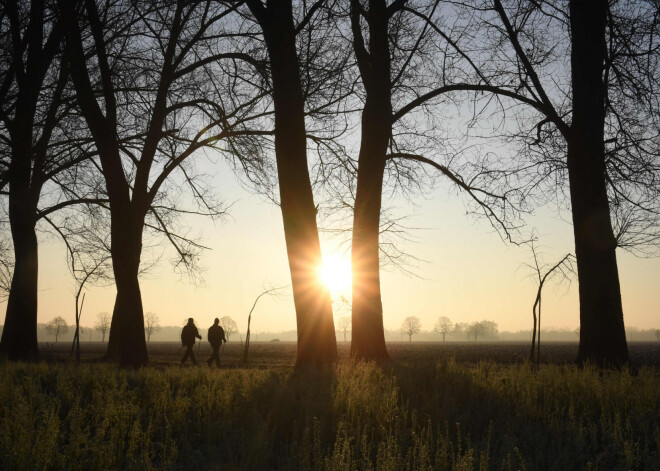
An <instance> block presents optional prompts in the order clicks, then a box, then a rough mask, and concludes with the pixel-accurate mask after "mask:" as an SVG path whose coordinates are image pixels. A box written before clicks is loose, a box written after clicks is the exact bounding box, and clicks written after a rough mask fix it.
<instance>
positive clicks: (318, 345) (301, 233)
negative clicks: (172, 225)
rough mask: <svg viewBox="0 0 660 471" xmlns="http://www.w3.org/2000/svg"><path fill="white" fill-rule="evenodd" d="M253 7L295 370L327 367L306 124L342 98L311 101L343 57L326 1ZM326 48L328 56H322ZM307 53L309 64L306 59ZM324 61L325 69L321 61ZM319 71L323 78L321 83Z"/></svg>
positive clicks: (332, 348)
mask: <svg viewBox="0 0 660 471" xmlns="http://www.w3.org/2000/svg"><path fill="white" fill-rule="evenodd" d="M246 4H247V6H248V8H249V10H250V13H251V15H252V18H253V19H254V21H256V23H257V24H258V26H259V29H260V33H261V35H262V37H263V42H264V44H265V48H266V50H267V51H268V64H269V69H270V76H271V77H270V78H271V85H272V90H271V93H272V100H273V108H274V123H273V124H274V131H275V158H276V160H277V174H278V182H279V203H280V208H281V211H282V220H283V223H284V234H285V240H286V247H287V254H288V258H289V269H290V272H291V284H292V288H293V298H294V303H295V306H296V321H297V332H298V349H297V355H296V366H297V367H306V366H309V365H316V366H319V367H322V366H327V365H330V364H332V363H333V362H334V361H335V360H336V359H337V343H336V336H335V329H334V323H333V319H332V303H331V299H330V293H329V292H328V289H327V287H326V286H325V285H324V284H323V283H320V282H319V281H318V277H317V273H316V270H317V267H319V266H321V264H322V257H321V246H320V240H319V234H318V227H317V222H316V214H317V208H316V205H315V204H314V195H313V193H312V185H311V181H310V176H309V170H308V161H307V137H308V133H307V128H306V122H305V116H306V110H305V105H306V102H307V104H308V108H309V109H308V110H307V114H309V111H310V110H311V109H318V110H319V112H320V113H321V114H324V113H326V111H327V110H326V108H327V107H328V106H329V104H331V103H333V102H336V101H337V100H338V99H339V98H340V96H338V95H335V94H334V91H333V90H331V95H332V98H331V99H330V100H329V101H326V100H320V101H318V102H315V101H313V96H310V95H313V94H314V91H315V90H319V89H320V90H326V89H328V87H327V86H326V85H325V84H324V81H325V82H328V83H329V82H331V81H332V78H333V75H332V73H329V69H330V67H328V64H329V63H330V62H332V60H331V59H330V58H331V53H333V52H334V53H335V54H336V52H337V51H336V50H335V51H332V50H330V49H328V48H327V46H328V44H329V41H328V38H329V36H327V35H325V34H324V28H322V27H319V26H323V23H324V22H325V19H324V18H325V17H327V15H321V14H320V13H319V12H321V11H322V10H323V8H324V5H325V4H326V0H316V1H315V2H312V3H307V2H296V3H295V6H294V2H293V0H283V1H280V2H271V1H268V2H265V3H264V2H262V1H260V0H246ZM299 37H300V38H304V39H305V42H304V43H303V44H304V47H303V48H301V51H302V52H301V51H299V50H298V47H297V44H296V42H297V41H298V38H299ZM323 48H326V50H327V53H324V54H319V52H321V51H322V50H323ZM305 53H306V54H307V55H306V58H307V59H309V60H302V59H301V57H300V56H301V55H303V54H305ZM321 57H322V58H323V62H318V59H319V58H321ZM329 59H330V60H329ZM320 71H323V72H324V73H323V76H322V77H320V78H319V72H320ZM316 142H317V143H318V142H323V140H322V139H318V140H317V141H316Z"/></svg>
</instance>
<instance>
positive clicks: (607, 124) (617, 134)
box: [427, 0, 660, 365]
mask: <svg viewBox="0 0 660 471" xmlns="http://www.w3.org/2000/svg"><path fill="white" fill-rule="evenodd" d="M463 7H465V10H461V11H462V12H463V15H464V17H466V16H467V17H470V15H473V18H474V21H473V23H472V27H471V32H472V33H473V34H469V35H466V36H465V37H464V38H462V41H464V42H463V46H464V47H463V50H469V51H471V54H470V57H471V59H473V64H474V69H475V71H476V74H477V75H478V78H479V80H473V81H472V83H470V84H467V83H466V84H454V86H455V87H457V88H460V87H463V88H464V90H474V91H478V92H480V93H481V95H479V96H480V97H485V99H487V100H497V101H498V103H502V104H503V106H504V107H505V109H507V110H508V112H509V114H512V113H515V107H516V105H515V104H516V103H517V104H518V105H520V108H525V109H526V111H525V113H526V114H518V115H517V117H516V121H517V123H518V124H522V129H521V130H520V132H519V133H518V134H517V135H516V136H515V137H514V136H513V134H515V133H505V134H508V135H507V137H506V138H507V140H509V141H510V142H511V141H512V140H517V142H519V143H520V144H521V146H520V149H521V150H522V152H521V157H522V156H525V157H529V158H531V161H532V162H535V164H536V165H535V166H534V167H535V168H536V169H537V172H538V174H539V175H540V176H541V177H542V180H543V181H547V182H549V183H550V184H552V185H558V186H559V190H560V191H562V190H563V189H565V188H566V187H567V188H566V189H567V193H568V196H569V198H568V199H569V200H570V208H571V214H572V219H573V232H574V240H575V255H576V264H577V271H578V280H579V285H580V288H579V291H580V292H579V295H580V323H581V326H582V327H583V328H582V329H581V330H580V347H579V353H578V358H577V360H578V362H580V363H583V362H585V361H594V362H596V363H597V364H598V365H617V364H621V363H625V362H627V361H628V349H627V344H626V339H625V329H624V323H623V310H622V303H621V293H620V285H619V276H618V269H617V263H616V248H617V246H619V247H623V248H626V249H629V250H634V248H633V247H635V246H637V247H645V246H646V247H648V246H649V245H651V246H652V245H653V244H656V248H655V249H653V250H657V240H658V234H659V231H658V226H659V219H658V216H657V215H658V214H660V213H659V212H658V201H660V199H659V198H658V185H657V177H658V174H659V172H660V165H658V153H657V151H655V150H654V149H655V148H657V145H658V141H659V140H660V132H658V126H657V116H658V115H659V113H658V111H659V108H658V103H659V101H658V96H659V95H660V73H659V70H658V68H659V67H660V61H658V56H659V55H660V50H658V48H657V47H655V43H656V42H657V35H658V28H659V26H658V21H657V18H658V13H657V4H655V3H654V2H630V1H619V2H608V1H607V0H599V1H597V2H594V3H593V4H589V5H586V4H585V3H584V2H580V1H578V0H570V1H568V2H564V3H561V4H558V5H557V4H551V3H549V2H527V1H514V2H507V3H506V5H505V4H503V3H502V2H501V1H500V0H492V1H491V0H486V1H484V2H482V3H479V4H477V5H476V6H475V5H468V4H462V5H461V8H463ZM469 12H471V13H469ZM429 24H434V23H433V22H430V23H429ZM470 38H471V39H470ZM567 56H568V57H570V63H567V62H566V60H565V59H566V57H567ZM551 70H552V71H553V72H552V73H549V72H548V71H551ZM564 71H567V72H568V71H570V72H569V73H563V72H564ZM434 93H439V91H432V92H429V94H427V96H431V95H433V94H434ZM509 99H511V100H512V102H513V103H514V105H512V104H511V102H510V101H507V100H509ZM500 100H504V101H502V102H500ZM539 186H540V184H537V185H536V187H539ZM617 226H618V227H617Z"/></svg>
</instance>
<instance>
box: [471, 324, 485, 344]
mask: <svg viewBox="0 0 660 471" xmlns="http://www.w3.org/2000/svg"><path fill="white" fill-rule="evenodd" d="M467 334H468V340H469V338H470V335H472V337H473V338H474V341H475V342H476V341H477V339H478V338H479V337H481V336H483V334H484V326H483V324H482V323H481V322H473V323H471V324H470V325H469V326H468V328H467Z"/></svg>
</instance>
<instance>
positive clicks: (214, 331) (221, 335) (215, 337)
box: [206, 317, 227, 368]
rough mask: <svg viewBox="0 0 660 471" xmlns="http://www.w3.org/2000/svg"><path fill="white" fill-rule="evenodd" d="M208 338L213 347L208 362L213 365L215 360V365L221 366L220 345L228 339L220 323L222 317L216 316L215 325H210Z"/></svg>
mask: <svg viewBox="0 0 660 471" xmlns="http://www.w3.org/2000/svg"><path fill="white" fill-rule="evenodd" d="M206 339H207V340H208V341H209V343H210V344H211V348H212V349H213V354H212V355H211V358H209V359H208V361H207V362H206V363H208V365H209V366H211V363H213V361H214V360H215V366H217V367H218V368H220V347H221V346H222V344H223V343H225V342H226V341H227V339H226V338H225V329H223V328H222V326H221V325H220V319H218V318H217V317H216V318H215V321H214V322H213V325H212V326H211V327H209V333H208V336H207V337H206Z"/></svg>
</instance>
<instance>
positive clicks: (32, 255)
mask: <svg viewBox="0 0 660 471" xmlns="http://www.w3.org/2000/svg"><path fill="white" fill-rule="evenodd" d="M28 180H29V179H28ZM17 187H18V188H17ZM20 187H21V183H18V182H16V181H12V182H11V183H10V198H9V221H10V225H11V234H12V239H13V242H14V258H15V261H14V274H13V276H12V280H11V290H10V292H9V298H8V300H7V313H6V316H5V325H4V329H3V331H2V340H0V353H2V354H5V355H7V356H8V357H9V359H10V360H37V359H38V358H39V348H38V344H37V282H38V275H39V259H38V245H37V234H36V232H35V220H34V214H35V210H34V208H32V205H31V202H30V200H31V198H30V197H29V191H26V190H25V189H26V188H27V187H25V186H24V187H22V188H20Z"/></svg>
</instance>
